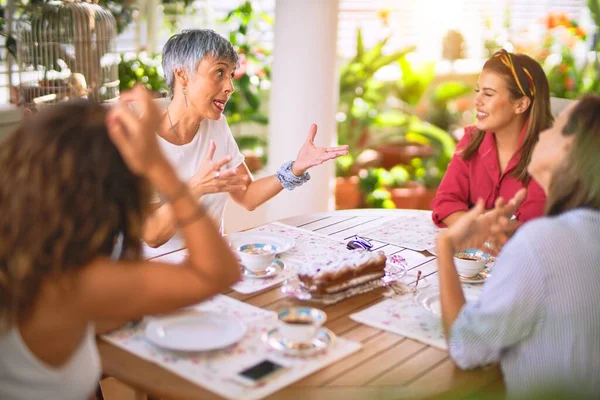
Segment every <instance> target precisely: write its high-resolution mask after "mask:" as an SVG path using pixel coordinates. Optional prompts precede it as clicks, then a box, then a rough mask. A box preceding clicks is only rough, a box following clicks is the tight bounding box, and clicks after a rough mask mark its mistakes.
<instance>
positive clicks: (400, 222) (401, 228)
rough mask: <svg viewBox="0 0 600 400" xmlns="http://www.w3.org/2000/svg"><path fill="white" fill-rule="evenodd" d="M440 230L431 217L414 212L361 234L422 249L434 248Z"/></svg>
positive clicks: (393, 243)
mask: <svg viewBox="0 0 600 400" xmlns="http://www.w3.org/2000/svg"><path fill="white" fill-rule="evenodd" d="M440 230H441V229H440V228H438V227H436V226H435V225H434V223H433V222H432V221H431V218H424V216H423V215H421V214H415V215H410V216H404V217H399V218H396V219H393V220H391V221H388V222H385V223H383V224H382V225H379V226H377V227H375V228H373V229H369V230H367V231H365V232H361V236H364V237H366V238H369V239H373V240H378V241H380V242H384V243H387V244H392V245H394V246H399V247H405V248H407V249H412V250H416V251H424V250H427V249H430V248H435V239H436V237H437V234H438V232H440Z"/></svg>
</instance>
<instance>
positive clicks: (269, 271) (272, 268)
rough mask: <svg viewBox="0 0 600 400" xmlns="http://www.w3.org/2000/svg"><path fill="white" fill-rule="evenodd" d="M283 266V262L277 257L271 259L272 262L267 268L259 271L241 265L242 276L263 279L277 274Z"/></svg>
mask: <svg viewBox="0 0 600 400" xmlns="http://www.w3.org/2000/svg"><path fill="white" fill-rule="evenodd" d="M284 268H285V265H284V264H283V261H281V260H279V259H277V258H276V259H275V260H273V262H272V263H271V265H269V266H268V267H267V268H265V269H264V270H263V271H261V272H252V271H250V270H249V269H246V267H244V266H243V265H242V271H243V274H244V277H246V278H250V279H265V278H270V277H272V276H275V275H277V274H278V273H279V272H281V271H282V270H283V269H284Z"/></svg>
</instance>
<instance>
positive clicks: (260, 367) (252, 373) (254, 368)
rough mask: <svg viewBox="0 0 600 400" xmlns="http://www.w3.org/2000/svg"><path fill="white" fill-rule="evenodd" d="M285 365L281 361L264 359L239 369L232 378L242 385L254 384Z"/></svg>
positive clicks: (285, 366)
mask: <svg viewBox="0 0 600 400" xmlns="http://www.w3.org/2000/svg"><path fill="white" fill-rule="evenodd" d="M287 367H288V366H287V365H283V364H282V363H277V362H275V361H273V360H269V359H266V360H262V361H260V362H258V363H256V364H254V365H251V366H250V367H248V368H245V369H243V370H241V371H239V372H238V373H237V374H235V375H234V376H232V379H233V380H235V381H236V382H238V383H240V384H242V385H244V386H256V385H258V384H259V383H260V382H261V381H264V380H265V379H267V378H269V377H271V376H273V375H274V374H276V373H277V372H280V371H281V370H282V369H285V368H287Z"/></svg>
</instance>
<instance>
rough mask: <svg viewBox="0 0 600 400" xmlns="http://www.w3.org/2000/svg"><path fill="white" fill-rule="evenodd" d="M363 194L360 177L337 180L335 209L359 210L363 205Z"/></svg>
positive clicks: (339, 178)
mask: <svg viewBox="0 0 600 400" xmlns="http://www.w3.org/2000/svg"><path fill="white" fill-rule="evenodd" d="M362 200H363V194H362V192H361V191H360V189H359V188H358V176H351V177H348V178H342V177H338V178H335V209H336V210H347V209H351V208H358V207H360V205H361V204H362Z"/></svg>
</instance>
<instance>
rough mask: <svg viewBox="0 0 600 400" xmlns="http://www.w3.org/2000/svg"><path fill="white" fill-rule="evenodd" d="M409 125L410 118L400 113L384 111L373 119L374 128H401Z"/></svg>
mask: <svg viewBox="0 0 600 400" xmlns="http://www.w3.org/2000/svg"><path fill="white" fill-rule="evenodd" d="M408 123H409V118H408V116H407V115H406V114H405V113H403V112H400V111H394V110H390V111H384V112H381V113H379V114H377V116H376V117H375V118H374V119H373V124H372V125H373V126H376V127H378V128H386V127H401V126H407V125H408Z"/></svg>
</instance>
